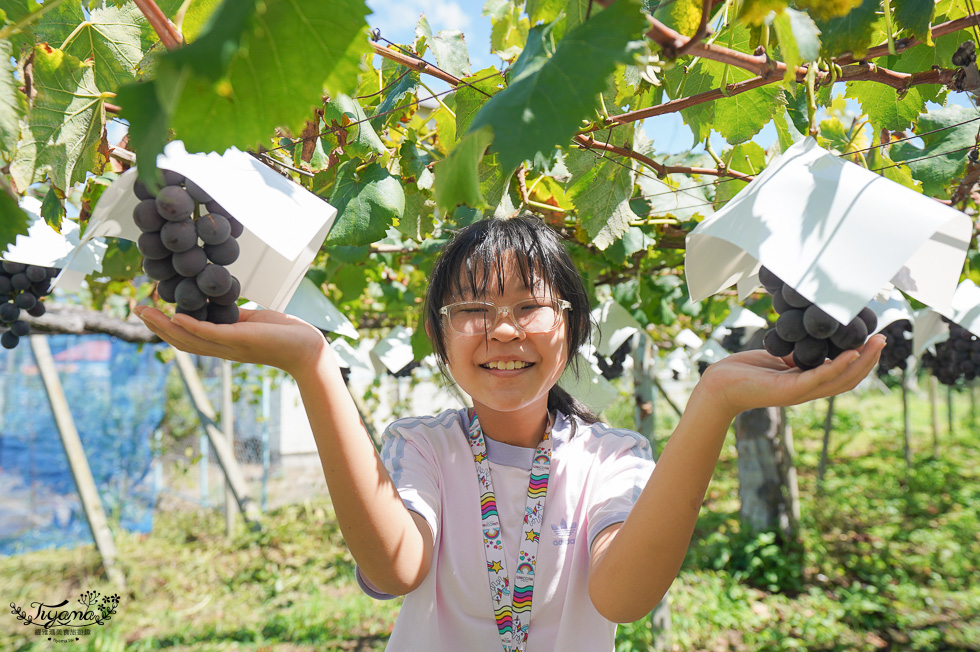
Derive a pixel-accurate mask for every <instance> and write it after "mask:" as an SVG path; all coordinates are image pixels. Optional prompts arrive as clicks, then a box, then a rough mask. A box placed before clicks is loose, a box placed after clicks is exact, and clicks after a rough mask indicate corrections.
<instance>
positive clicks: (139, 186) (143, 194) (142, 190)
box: [133, 179, 156, 200]
mask: <svg viewBox="0 0 980 652" xmlns="http://www.w3.org/2000/svg"><path fill="white" fill-rule="evenodd" d="M133 194H135V195H136V197H137V198H138V199H142V200H146V199H153V198H154V197H156V195H154V194H153V193H152V192H150V189H149V188H147V187H146V184H145V183H143V182H142V181H140V180H139V179H137V180H136V181H135V182H133Z"/></svg>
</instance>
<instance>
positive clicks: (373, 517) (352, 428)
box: [136, 307, 432, 595]
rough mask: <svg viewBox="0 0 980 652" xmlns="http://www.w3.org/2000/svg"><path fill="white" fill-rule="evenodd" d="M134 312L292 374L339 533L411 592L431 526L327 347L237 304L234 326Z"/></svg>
mask: <svg viewBox="0 0 980 652" xmlns="http://www.w3.org/2000/svg"><path fill="white" fill-rule="evenodd" d="M136 313H137V315H139V317H140V318H141V319H142V320H143V321H144V323H145V324H146V325H147V326H148V327H149V328H150V330H152V331H153V332H154V333H156V334H157V335H159V336H160V337H161V338H162V339H164V340H166V341H167V342H169V343H170V344H172V345H174V346H176V347H177V348H180V349H183V350H184V351H187V352H189V353H195V354H198V355H209V356H215V357H221V358H227V359H229V360H235V361H239V362H252V363H256V364H264V365H269V366H274V367H278V368H280V369H282V370H283V371H285V372H286V373H288V374H290V375H291V376H292V377H293V378H295V379H296V383H297V385H298V387H299V391H300V395H301V396H302V398H303V405H304V406H305V408H306V413H307V415H308V416H309V420H310V426H311V427H312V429H313V437H314V439H315V440H316V446H317V451H318V453H319V455H320V463H321V465H322V466H323V474H324V477H325V478H326V480H327V488H328V490H329V492H330V499H331V501H332V503H333V506H334V510H335V511H336V513H337V520H338V522H339V524H340V529H341V532H342V533H343V535H344V540H345V541H346V543H347V547H348V549H349V550H350V551H351V554H352V555H353V557H354V559H355V560H356V561H357V563H358V565H359V567H360V569H361V572H363V573H364V575H365V576H366V577H368V578H369V579H370V580H371V582H372V583H373V584H374V585H375V586H376V587H377V588H379V589H381V590H382V591H384V592H386V593H390V594H392V595H401V594H404V593H407V592H409V591H411V590H413V589H414V588H415V587H417V586H418V585H419V584H420V583H421V582H422V580H423V579H424V578H425V576H426V574H427V573H428V570H429V565H430V562H431V558H432V532H431V530H430V529H429V526H428V524H427V523H426V522H425V521H424V520H423V519H422V517H421V516H418V515H417V514H415V513H413V512H409V511H408V509H406V508H405V505H404V503H403V502H402V500H401V498H400V497H399V496H398V492H397V491H396V489H395V486H394V484H393V483H392V481H391V477H390V476H389V475H388V472H387V470H386V469H385V467H384V465H383V464H382V462H381V459H380V458H379V457H378V455H377V453H376V452H375V450H374V446H373V444H372V443H371V439H370V437H369V436H368V434H367V432H366V431H365V429H364V426H363V425H362V423H361V420H360V416H359V415H358V412H357V408H356V406H355V405H354V401H353V399H351V396H350V394H349V393H348V391H347V387H346V385H345V384H344V381H343V377H342V376H341V374H340V368H339V367H338V365H337V362H336V360H335V358H334V355H333V350H332V349H331V348H330V346H329V345H328V344H327V341H326V340H325V339H324V338H323V335H322V334H321V333H320V332H319V331H318V330H317V329H316V328H314V327H313V326H311V325H309V324H307V323H306V322H304V321H302V320H300V319H296V318H294V317H290V316H288V315H284V314H282V313H278V312H274V311H271V310H259V311H252V310H242V311H241V315H242V316H241V318H240V321H239V322H238V323H237V324H232V325H216V324H211V323H208V322H201V321H197V320H195V319H193V318H190V317H187V316H186V315H176V316H175V317H173V319H170V318H168V317H167V316H166V315H164V314H163V313H161V312H160V311H159V310H156V309H155V308H146V307H139V308H137V309H136Z"/></svg>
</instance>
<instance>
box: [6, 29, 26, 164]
mask: <svg viewBox="0 0 980 652" xmlns="http://www.w3.org/2000/svg"><path fill="white" fill-rule="evenodd" d="M12 56H13V45H12V44H11V42H10V41H7V40H0V148H2V149H3V150H4V151H6V152H13V151H14V149H16V147H17V140H18V139H19V138H20V120H21V119H22V118H23V117H24V114H25V113H26V111H27V98H26V97H25V96H24V94H23V93H21V92H20V89H19V88H17V80H16V79H15V77H14V64H13V63H12V62H11V61H12V60H11V57H12Z"/></svg>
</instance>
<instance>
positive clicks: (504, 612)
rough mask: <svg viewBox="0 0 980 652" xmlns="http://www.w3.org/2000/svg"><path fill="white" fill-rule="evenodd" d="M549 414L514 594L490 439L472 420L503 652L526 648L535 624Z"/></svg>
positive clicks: (485, 543) (535, 463)
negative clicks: (489, 451) (536, 568)
mask: <svg viewBox="0 0 980 652" xmlns="http://www.w3.org/2000/svg"><path fill="white" fill-rule="evenodd" d="M551 425H552V421H551V417H550V416H549V417H548V426H547V427H546V428H545V432H544V437H542V439H541V443H540V444H538V447H537V449H536V450H535V451H534V461H533V463H532V465H531V479H530V480H529V482H528V485H527V504H526V506H525V508H524V528H523V536H522V537H521V548H520V555H518V558H517V573H516V574H515V576H514V587H513V594H511V590H510V579H509V578H510V575H508V573H507V566H506V565H505V564H504V545H503V542H502V540H501V537H500V519H499V517H498V515H497V499H496V497H495V496H494V493H493V482H492V481H491V480H490V460H489V459H488V458H487V443H486V441H485V440H484V437H483V429H482V428H481V427H480V420H479V418H477V416H476V412H474V413H473V418H472V421H471V422H470V431H469V442H470V450H472V451H473V460H474V461H475V462H476V475H477V478H478V480H479V482H480V488H481V490H482V494H481V495H480V513H481V515H482V528H483V548H484V551H485V552H486V558H487V574H488V575H489V577H490V597H491V598H492V599H493V615H494V618H495V619H496V621H497V633H498V634H500V642H501V644H502V645H503V648H504V652H523V650H524V646H525V645H527V634H528V629H529V627H530V624H531V597H532V594H533V593H534V566H535V560H536V559H537V551H538V540H539V539H540V537H541V527H540V526H541V522H542V520H543V518H544V501H545V497H546V496H547V493H548V474H549V473H550V472H551Z"/></svg>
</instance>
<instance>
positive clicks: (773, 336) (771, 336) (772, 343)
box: [762, 328, 793, 358]
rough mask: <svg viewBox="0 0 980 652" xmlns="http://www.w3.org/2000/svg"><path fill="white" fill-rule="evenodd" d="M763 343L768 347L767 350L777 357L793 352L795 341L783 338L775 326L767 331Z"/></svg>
mask: <svg viewBox="0 0 980 652" xmlns="http://www.w3.org/2000/svg"><path fill="white" fill-rule="evenodd" d="M762 345H763V346H764V347H766V351H768V352H769V354H770V355H774V356H776V357H777V358H784V357H786V356H788V355H789V354H791V353H792V352H793V343H792V342H787V341H786V340H784V339H783V338H781V337H780V336H779V333H777V332H776V329H775V328H770V329H769V330H768V331H766V336H765V337H764V338H763V340H762Z"/></svg>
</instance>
